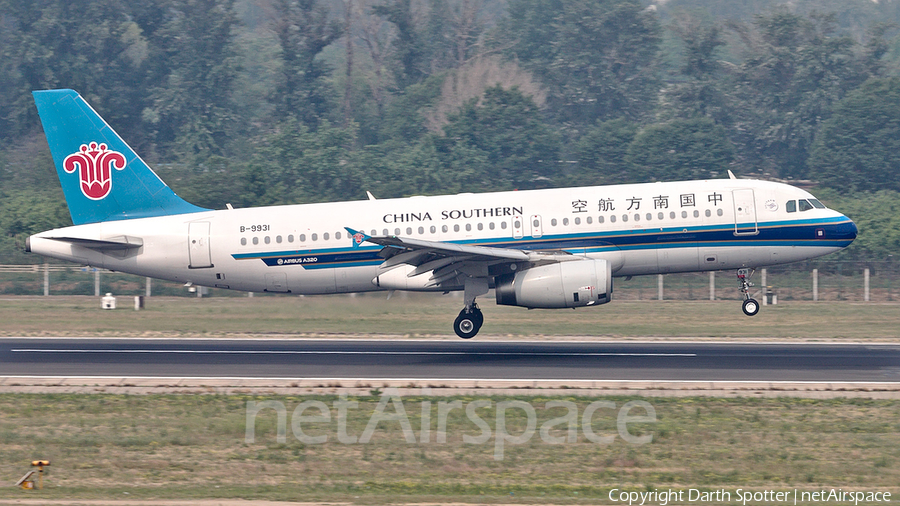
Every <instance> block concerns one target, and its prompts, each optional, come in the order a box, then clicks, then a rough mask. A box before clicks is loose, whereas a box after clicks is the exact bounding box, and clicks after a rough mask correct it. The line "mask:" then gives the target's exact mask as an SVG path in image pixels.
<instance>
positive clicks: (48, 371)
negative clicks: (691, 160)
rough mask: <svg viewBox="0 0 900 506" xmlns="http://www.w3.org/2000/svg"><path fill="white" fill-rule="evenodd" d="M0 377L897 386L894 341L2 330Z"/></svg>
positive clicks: (899, 349) (899, 372)
mask: <svg viewBox="0 0 900 506" xmlns="http://www.w3.org/2000/svg"><path fill="white" fill-rule="evenodd" d="M0 376H38V377H71V376H97V377H100V376H105V377H192V378H196V377H206V378H220V377H227V378H297V379H311V378H323V379H326V378H333V379H401V378H408V379H418V380H424V379H477V380H482V379H495V380H629V381H642V380H650V381H766V382H772V381H817V382H822V381H834V382H898V383H900V345H896V344H893V345H877V344H873V345H867V344H818V343H800V344H794V343H792V344H766V343H762V344H757V343H742V344H731V343H727V342H717V343H705V342H699V343H692V342H684V343H659V342H626V343H622V342H525V341H509V342H502V341H480V342H479V341H395V340H373V341H359V340H344V341H341V340H311V339H310V340H305V339H304V340H218V339H216V340H213V339H210V340H192V339H179V340H156V339H88V338H85V339H58V338H54V339H35V338H2V339H0Z"/></svg>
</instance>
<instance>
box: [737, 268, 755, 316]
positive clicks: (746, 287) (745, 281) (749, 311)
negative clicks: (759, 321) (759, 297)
mask: <svg viewBox="0 0 900 506" xmlns="http://www.w3.org/2000/svg"><path fill="white" fill-rule="evenodd" d="M753 272H754V270H753V269H738V271H737V277H738V282H739V283H740V284H741V293H742V294H743V295H744V303H743V304H742V305H741V309H742V310H743V311H744V314H745V315H747V316H755V315H756V313H758V312H759V302H757V301H756V299H754V298H751V297H750V287H751V286H753V283H751V282H750V276H753Z"/></svg>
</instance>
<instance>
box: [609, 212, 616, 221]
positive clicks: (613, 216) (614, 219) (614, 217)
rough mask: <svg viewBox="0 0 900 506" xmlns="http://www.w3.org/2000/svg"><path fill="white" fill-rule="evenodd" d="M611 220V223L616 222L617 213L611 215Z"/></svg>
mask: <svg viewBox="0 0 900 506" xmlns="http://www.w3.org/2000/svg"><path fill="white" fill-rule="evenodd" d="M609 222H610V223H615V222H616V215H615V214H613V215H612V216H610V217H609Z"/></svg>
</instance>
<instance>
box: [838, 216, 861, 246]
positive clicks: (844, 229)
mask: <svg viewBox="0 0 900 506" xmlns="http://www.w3.org/2000/svg"><path fill="white" fill-rule="evenodd" d="M858 234H859V229H858V228H856V223H854V222H853V220H851V219H850V218H847V221H846V222H845V223H841V224H840V225H838V236H839V237H840V239H844V240H847V241H853V240H854V239H856V236H857V235H858Z"/></svg>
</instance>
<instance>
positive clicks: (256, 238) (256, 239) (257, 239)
mask: <svg viewBox="0 0 900 506" xmlns="http://www.w3.org/2000/svg"><path fill="white" fill-rule="evenodd" d="M257 244H259V237H254V238H253V245H254V246H256V245H257Z"/></svg>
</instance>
